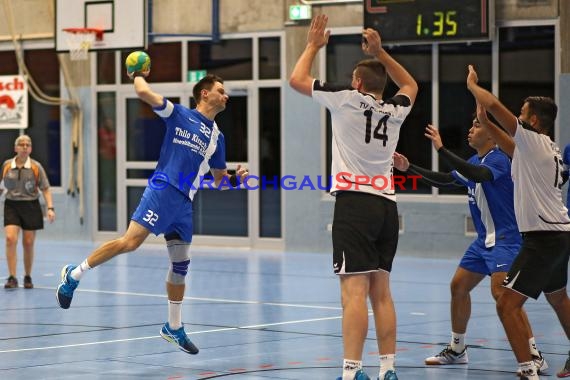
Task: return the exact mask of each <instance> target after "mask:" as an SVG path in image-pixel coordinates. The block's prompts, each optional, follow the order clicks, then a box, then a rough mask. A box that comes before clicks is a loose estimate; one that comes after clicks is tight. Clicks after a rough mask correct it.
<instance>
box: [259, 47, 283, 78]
mask: <svg viewBox="0 0 570 380" xmlns="http://www.w3.org/2000/svg"><path fill="white" fill-rule="evenodd" d="M280 41H281V39H280V38H279V37H270V38H269V37H268V38H260V39H259V79H279V77H280V76H281V54H280V50H281V45H280Z"/></svg>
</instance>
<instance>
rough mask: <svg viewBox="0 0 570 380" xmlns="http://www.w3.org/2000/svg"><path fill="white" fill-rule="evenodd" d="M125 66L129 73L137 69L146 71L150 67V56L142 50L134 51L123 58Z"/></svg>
mask: <svg viewBox="0 0 570 380" xmlns="http://www.w3.org/2000/svg"><path fill="white" fill-rule="evenodd" d="M125 66H126V67H127V73H129V74H132V73H134V72H137V71H147V70H149V69H150V57H149V56H148V54H147V53H145V52H144V51H134V52H132V53H131V54H129V55H128V56H127V59H125Z"/></svg>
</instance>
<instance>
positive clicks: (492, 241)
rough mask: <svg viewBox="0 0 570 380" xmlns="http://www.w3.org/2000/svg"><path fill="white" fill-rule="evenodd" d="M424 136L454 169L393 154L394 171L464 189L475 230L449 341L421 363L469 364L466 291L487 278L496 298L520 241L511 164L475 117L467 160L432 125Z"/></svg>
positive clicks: (461, 270) (457, 285)
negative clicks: (438, 169) (430, 167)
mask: <svg viewBox="0 0 570 380" xmlns="http://www.w3.org/2000/svg"><path fill="white" fill-rule="evenodd" d="M505 135H506V134H505ZM425 136H426V137H427V138H429V139H430V140H431V141H432V143H433V146H434V148H435V149H436V150H437V152H438V154H439V156H440V157H442V158H443V159H444V160H446V161H447V162H448V163H449V164H450V165H451V167H453V168H454V170H452V171H451V172H450V173H441V172H433V171H431V170H428V169H424V168H421V167H418V166H416V165H413V164H410V163H409V162H408V160H407V158H406V157H405V156H403V155H401V154H398V153H396V154H395V156H394V167H395V168H396V169H398V170H401V171H410V172H412V173H414V174H419V175H421V176H422V179H423V180H424V181H425V182H427V183H428V184H430V185H432V186H435V187H440V188H441V187H454V186H459V187H466V188H467V192H468V200H469V210H470V212H471V218H472V219H473V224H474V226H475V230H476V231H477V238H476V239H475V240H474V241H473V243H471V245H470V246H469V248H467V250H466V252H465V254H464V255H463V257H462V259H461V261H460V262H459V266H458V268H457V270H456V271H455V274H454V276H453V279H452V280H451V285H450V287H451V330H452V331H451V342H450V344H449V345H447V346H446V347H445V348H444V349H443V350H442V351H441V352H440V353H438V354H436V355H434V356H431V357H428V358H426V359H425V363H426V364H428V365H446V364H467V363H468V358H467V348H466V344H465V333H466V330H467V323H468V322H469V317H470V316H471V297H470V292H471V290H473V289H474V288H475V287H476V286H477V285H478V284H479V283H480V282H481V280H483V279H484V278H485V277H486V276H491V294H492V295H493V298H494V299H495V301H496V300H498V299H499V297H500V295H501V293H502V292H503V290H504V288H503V287H502V286H501V285H502V283H503V281H504V279H505V277H506V276H507V272H508V271H509V269H510V268H511V265H512V263H513V261H514V259H515V257H516V256H517V254H518V252H519V249H520V247H521V243H522V238H521V235H520V232H519V230H518V227H517V223H516V217H515V212H514V204H513V181H512V179H511V160H510V157H509V156H507V154H505V153H504V152H503V151H502V150H500V149H499V148H498V147H497V146H496V143H495V141H494V140H492V139H491V137H490V135H489V133H487V131H486V130H485V129H484V128H483V127H482V126H481V124H480V123H479V121H478V120H477V118H474V119H473V122H472V126H471V128H470V129H469V134H468V137H467V140H468V142H469V145H470V146H471V147H472V148H473V149H475V150H476V151H477V153H476V154H475V155H473V156H472V157H471V158H469V160H467V161H465V160H463V159H462V158H460V157H458V156H456V155H455V154H453V153H451V152H450V151H449V150H447V149H446V148H445V147H444V146H443V143H442V141H441V137H440V135H439V131H438V130H437V129H436V128H434V127H433V126H431V125H428V127H427V128H426V133H425ZM506 137H508V136H506ZM512 145H513V146H514V142H512ZM523 319H524V320H525V323H526V328H527V334H528V338H527V339H528V340H529V350H530V352H531V355H532V357H533V360H534V363H535V365H536V366H537V368H538V369H539V370H542V371H544V370H546V368H548V364H547V363H546V361H545V360H544V358H543V356H542V354H541V353H540V352H539V351H538V349H537V347H536V342H535V340H534V337H533V333H532V330H531V327H530V324H529V323H528V318H527V316H526V313H525V312H524V310H523Z"/></svg>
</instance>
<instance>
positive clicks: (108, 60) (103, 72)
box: [97, 50, 116, 84]
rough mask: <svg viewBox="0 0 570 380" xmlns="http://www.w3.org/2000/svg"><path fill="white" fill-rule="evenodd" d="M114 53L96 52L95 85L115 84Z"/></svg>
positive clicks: (112, 51)
mask: <svg viewBox="0 0 570 380" xmlns="http://www.w3.org/2000/svg"><path fill="white" fill-rule="evenodd" d="M115 82H116V78H115V51H114V50H111V51H107V50H103V51H98V52H97V84H115Z"/></svg>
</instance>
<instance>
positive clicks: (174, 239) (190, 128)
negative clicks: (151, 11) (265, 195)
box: [56, 70, 248, 354]
mask: <svg viewBox="0 0 570 380" xmlns="http://www.w3.org/2000/svg"><path fill="white" fill-rule="evenodd" d="M149 73H150V70H146V71H143V72H134V73H132V76H131V78H132V79H133V81H134V88H135V92H136V93H137V95H138V97H139V98H140V99H141V100H142V101H144V102H146V103H148V104H149V105H150V106H152V108H153V111H154V112H155V113H156V114H157V115H158V116H160V117H161V118H162V120H163V121H164V123H165V124H166V133H165V136H164V140H163V141H162V147H161V150H160V157H159V159H158V164H157V166H156V169H155V172H154V174H153V177H152V178H151V179H149V181H148V186H147V187H146V189H145V191H144V193H143V195H142V198H141V200H140V202H139V205H138V207H137V209H136V210H135V212H134V213H133V216H132V217H131V222H130V223H129V227H128V229H127V231H126V233H125V234H124V235H123V236H122V237H120V238H118V239H115V240H111V241H108V242H106V243H104V244H103V245H101V246H100V247H99V248H97V249H96V250H95V251H93V252H92V253H91V254H90V255H89V257H87V259H85V260H84V261H83V262H82V263H81V264H80V265H77V266H75V265H66V266H64V267H63V269H62V271H61V283H60V285H59V286H58V288H57V293H56V296H57V302H58V304H59V306H60V307H61V308H63V309H67V308H69V306H70V305H71V301H72V299H73V293H74V291H75V289H76V288H77V286H78V285H79V281H80V279H81V278H82V277H83V275H85V274H86V273H87V271H88V270H90V269H92V268H95V267H96V266H98V265H101V264H103V263H104V262H106V261H108V260H110V259H112V258H114V257H115V256H117V255H119V254H121V253H126V252H131V251H134V250H135V249H137V248H138V247H139V246H140V245H141V244H142V243H143V242H144V241H145V239H146V237H147V236H148V235H149V234H150V233H153V234H155V235H159V234H164V238H165V240H166V247H167V251H168V255H169V259H170V267H169V269H168V272H167V275H166V293H167V295H168V321H167V322H166V323H165V324H164V325H163V326H162V329H161V330H160V335H161V336H162V337H163V338H164V339H165V340H167V341H168V342H170V343H173V344H175V345H176V346H177V347H178V348H179V349H180V350H182V351H184V352H186V353H189V354H197V353H198V348H197V347H196V346H195V345H194V344H193V343H192V342H191V341H190V339H189V338H188V336H187V335H186V332H185V331H184V325H183V323H182V301H183V299H184V292H185V286H186V275H187V274H188V270H189V267H190V259H191V253H190V244H191V242H192V232H193V231H192V227H193V225H192V223H193V203H192V202H193V199H194V195H195V194H196V192H197V191H198V188H199V186H200V184H201V182H202V180H203V179H204V174H205V173H207V172H208V171H211V172H212V174H213V175H214V179H215V183H216V185H217V186H218V188H219V189H220V190H221V189H225V188H228V187H235V186H237V185H238V182H240V180H241V182H243V181H244V180H245V179H246V176H247V174H248V173H247V170H245V169H242V168H238V171H237V174H233V175H230V174H229V173H228V171H227V169H226V146H225V140H224V135H223V134H222V132H221V131H220V130H219V129H218V126H217V125H216V122H215V121H214V118H215V116H216V115H217V114H218V113H219V112H221V111H223V110H224V109H225V108H226V102H227V101H228V95H227V94H226V92H225V90H224V86H223V81H222V79H221V78H220V77H218V76H215V75H212V74H209V75H206V76H205V77H204V78H202V79H201V80H200V81H198V83H196V85H195V86H194V89H193V96H194V99H195V100H196V104H197V106H196V108H195V109H189V108H187V107H184V106H182V105H180V104H174V103H172V102H171V101H169V100H168V99H166V98H165V97H163V96H162V95H159V94H157V93H155V92H154V91H152V89H151V88H150V86H149V84H148V83H147V81H146V80H145V77H146V76H148V75H149Z"/></svg>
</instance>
